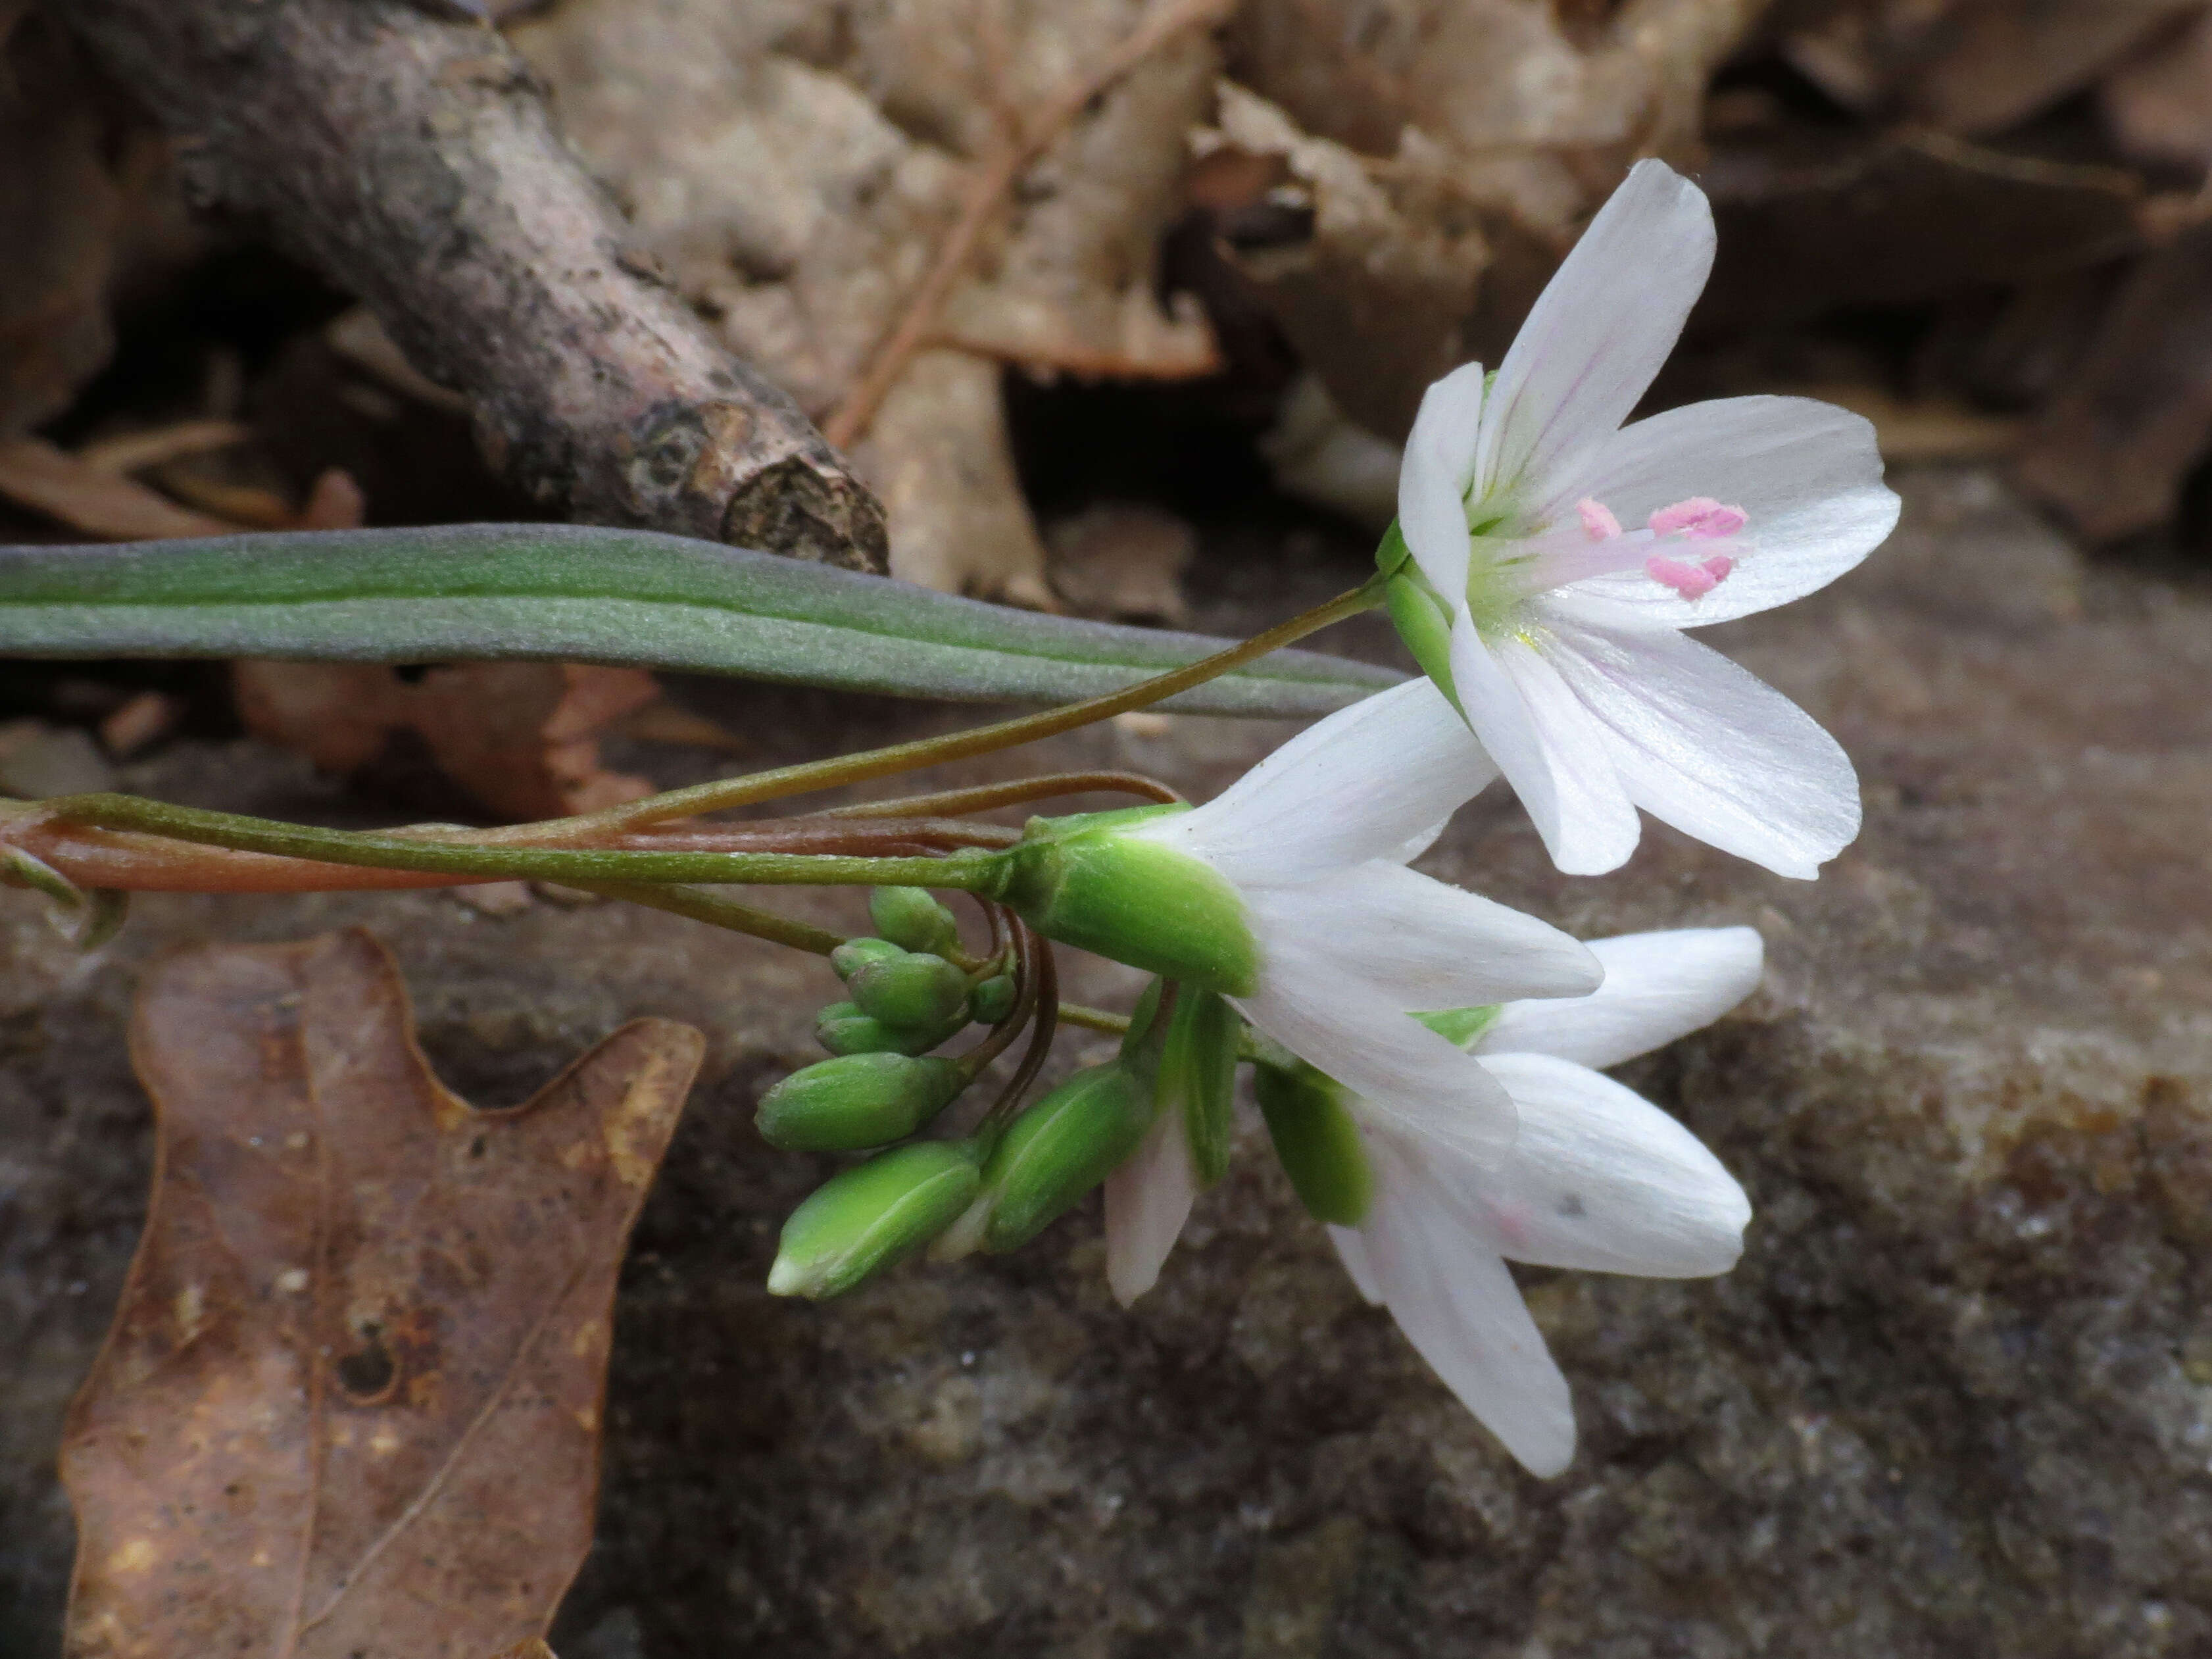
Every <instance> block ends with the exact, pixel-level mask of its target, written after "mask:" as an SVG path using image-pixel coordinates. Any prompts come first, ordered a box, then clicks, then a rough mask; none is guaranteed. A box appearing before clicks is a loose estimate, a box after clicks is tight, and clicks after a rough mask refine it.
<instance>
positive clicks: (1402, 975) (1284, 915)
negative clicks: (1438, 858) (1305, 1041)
mask: <svg viewBox="0 0 2212 1659" xmlns="http://www.w3.org/2000/svg"><path fill="white" fill-rule="evenodd" d="M1246 899H1247V902H1248V903H1249V905H1250V907H1251V911H1252V917H1253V932H1254V935H1255V938H1257V939H1258V940H1259V942H1260V949H1261V954H1262V957H1263V958H1264V959H1267V960H1273V959H1274V958H1275V957H1277V956H1278V955H1279V953H1280V952H1281V951H1283V950H1284V949H1285V948H1289V949H1291V950H1293V951H1297V950H1300V949H1304V950H1310V951H1314V953H1315V954H1316V956H1318V957H1322V958H1323V959H1325V960H1326V961H1327V962H1328V964H1329V966H1330V968H1331V969H1332V970H1333V971H1334V972H1335V973H1336V974H1337V975H1340V976H1341V977H1344V978H1349V979H1354V980H1357V981H1359V982H1360V983H1361V984H1362V985H1364V986H1368V987H1373V988H1374V989H1375V990H1376V991H1378V992H1380V993H1381V994H1383V995H1384V996H1386V997H1389V998H1390V999H1391V1000H1392V1001H1393V1002H1394V1004H1395V1006H1397V1007H1398V1008H1401V1009H1405V1010H1420V1009H1429V1008H1470V1007H1476V1006H1481V1005H1484V1004H1488V1003H1494V1002H1501V1001H1504V1000H1506V999H1508V998H1511V997H1573V996H1581V995H1583V994H1586V993H1588V992H1589V991H1591V990H1594V989H1595V988H1596V987H1597V984H1598V981H1599V980H1600V978H1601V975H1602V970H1601V969H1600V968H1599V966H1598V964H1597V958H1596V957H1593V956H1592V955H1591V954H1590V953H1589V951H1588V950H1587V949H1585V948H1584V946H1583V944H1582V943H1581V941H1580V940H1578V939H1575V938H1573V937H1572V936H1571V935H1569V934H1566V933H1561V932H1560V931H1559V929H1558V928H1556V927H1553V926H1552V925H1551V924H1550V923H1549V922H1544V921H1537V920H1536V918H1535V917H1534V916H1531V915H1524V914H1522V912H1521V911H1518V910H1515V909H1510V908H1507V907H1506V906H1504V905H1503V904H1499V903H1498V902H1495V901H1494V900H1491V899H1486V898H1483V897H1481V896H1480V895H1478V894H1474V893H1469V892H1467V891H1465V890H1462V889H1460V888H1457V887H1454V886H1451V885H1449V884H1447V883H1444V882H1441V881H1437V880H1435V879H1433V878H1431V877H1428V876H1425V875H1421V874H1419V872H1415V871H1412V870H1408V869H1407V868H1405V867H1404V866H1402V865H1397V864H1389V863H1385V862H1383V861H1382V860H1376V861H1374V862H1372V863H1369V864H1363V865H1359V866H1355V867H1354V868H1352V869H1350V870H1344V871H1340V872H1337V873H1336V874H1334V875H1333V876H1330V877H1328V878H1326V879H1324V880H1321V881H1316V882H1309V883H1307V884H1305V885H1304V886H1301V887H1292V888H1261V889H1255V890H1252V891H1250V892H1249V893H1248V894H1247V896H1246ZM1302 941H1305V942H1310V943H1304V944H1302V943H1301V942H1302ZM1323 1069H1324V1070H1326V1069H1327V1068H1326V1067H1323ZM1343 1080H1345V1081H1349V1079H1343Z"/></svg>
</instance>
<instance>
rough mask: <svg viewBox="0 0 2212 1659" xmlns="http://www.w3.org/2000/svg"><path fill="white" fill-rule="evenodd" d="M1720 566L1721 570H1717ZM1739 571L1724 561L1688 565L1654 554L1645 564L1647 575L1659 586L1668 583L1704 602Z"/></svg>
mask: <svg viewBox="0 0 2212 1659" xmlns="http://www.w3.org/2000/svg"><path fill="white" fill-rule="evenodd" d="M1716 565H1717V566H1719V567H1720V568H1718V569H1715V568H1714V567H1715V566H1716ZM1734 568H1735V565H1734V563H1733V562H1731V561H1729V560H1728V559H1723V558H1713V559H1707V560H1706V561H1705V562H1704V563H1703V564H1685V563H1684V562H1682V561H1681V560H1680V559H1670V558H1668V557H1667V556H1666V555H1664V554H1663V553H1658V554H1654V555H1653V556H1651V557H1650V558H1648V559H1646V560H1644V573H1645V574H1647V575H1649V576H1650V578H1651V580H1653V581H1655V582H1664V583H1665V584H1666V585H1667V586H1669V587H1671V588H1673V589H1674V591H1675V592H1677V593H1680V595H1681V596H1682V597H1683V598H1684V599H1703V598H1705V595H1706V594H1708V593H1710V592H1712V591H1713V589H1715V588H1716V587H1718V586H1720V585H1721V582H1722V580H1723V579H1724V578H1725V577H1726V576H1727V575H1728V573H1729V571H1730V570H1732V569H1734Z"/></svg>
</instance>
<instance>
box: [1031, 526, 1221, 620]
mask: <svg viewBox="0 0 2212 1659" xmlns="http://www.w3.org/2000/svg"><path fill="white" fill-rule="evenodd" d="M1047 539H1048V543H1049V544H1050V546H1051V549H1052V563H1051V565H1050V567H1049V568H1050V570H1051V573H1052V586H1053V591H1054V592H1056V593H1058V594H1059V595H1060V598H1061V599H1065V600H1066V601H1067V605H1068V608H1069V609H1070V610H1072V611H1075V612H1076V614H1077V615H1079V616H1085V617H1115V618H1118V619H1120V620H1121V621H1123V622H1142V623H1164V624H1166V625H1169V626H1171V627H1173V626H1180V625H1181V624H1182V623H1186V622H1188V621H1189V619H1190V607H1189V605H1188V603H1187V602H1186V601H1185V599H1184V598H1183V592H1182V573H1183V570H1184V568H1185V567H1187V566H1188V564H1189V563H1190V562H1191V558H1192V556H1194V554H1195V553H1196V552H1197V550H1198V537H1197V534H1196V533H1195V532H1194V531H1193V530H1192V529H1191V527H1190V526H1188V524H1186V523H1184V522H1183V520H1181V519H1178V518H1176V516H1175V515H1174V514H1173V513H1163V512H1161V511H1160V510H1159V509H1158V507H1145V506H1141V505H1139V504H1136V503H1133V502H1126V501H1101V502H1097V503H1096V504H1094V505H1093V506H1091V507H1086V508H1085V510H1084V511H1083V512H1081V513H1077V514H1076V515H1075V516H1074V517H1073V518H1071V519H1062V520H1060V522H1059V523H1058V524H1055V525H1054V526H1052V530H1051V532H1050V534H1049V536H1048V538H1047Z"/></svg>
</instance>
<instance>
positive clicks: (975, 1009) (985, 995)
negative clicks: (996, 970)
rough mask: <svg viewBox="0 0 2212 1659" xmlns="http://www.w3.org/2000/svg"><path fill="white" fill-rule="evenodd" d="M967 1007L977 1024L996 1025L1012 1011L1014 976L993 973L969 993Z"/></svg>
mask: <svg viewBox="0 0 2212 1659" xmlns="http://www.w3.org/2000/svg"><path fill="white" fill-rule="evenodd" d="M968 1007H969V1012H970V1013H972V1014H973V1015H974V1016H975V1023H976V1024H978V1025H996V1024H999V1023H1000V1022H1001V1021H1002V1020H1004V1019H1005V1018H1006V1017H1007V1016H1008V1015H1009V1014H1011V1013H1012V1012H1014V976H1013V975H1012V974H994V975H991V977H990V978H988V979H987V980H985V981H983V982H982V983H981V985H978V986H977V987H975V990H974V991H973V992H971V993H969V998H968Z"/></svg>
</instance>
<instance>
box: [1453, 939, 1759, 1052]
mask: <svg viewBox="0 0 2212 1659" xmlns="http://www.w3.org/2000/svg"><path fill="white" fill-rule="evenodd" d="M1589 951H1590V953H1591V954H1592V955H1593V956H1595V957H1596V958H1597V959H1598V961H1599V962H1601V963H1603V964H1604V967H1605V982H1604V983H1603V984H1602V985H1601V986H1599V987H1597V989H1596V990H1595V991H1593V992H1592V993H1591V994H1589V995H1588V996H1584V997H1559V998H1551V999H1547V1000H1541V1001H1528V1002H1509V1003H1507V1004H1505V1005H1504V1006H1503V1007H1502V1008H1500V1009H1499V1010H1498V1017H1497V1018H1496V1019H1494V1020H1492V1022H1491V1024H1489V1025H1488V1026H1487V1027H1486V1029H1485V1030H1484V1031H1483V1033H1482V1036H1481V1038H1480V1041H1478V1042H1476V1043H1475V1045H1474V1052H1475V1053H1477V1054H1552V1055H1555V1056H1557V1057H1558V1058H1559V1059H1561V1060H1575V1061H1577V1062H1579V1063H1580V1064H1582V1065H1584V1066H1618V1065H1620V1062H1621V1061H1623V1060H1632V1059H1634V1058H1635V1057H1636V1056H1637V1055H1638V1054H1649V1053H1650V1051H1651V1050H1652V1049H1654V1048H1660V1047H1662V1046H1663V1045H1664V1044H1666V1043H1669V1042H1674V1039H1675V1038H1677V1037H1679V1036H1686V1035H1687V1034H1688V1033H1690V1032H1692V1031H1695V1030H1702V1029H1703V1028H1705V1026H1708V1025H1710V1024H1712V1023H1713V1022H1714V1021H1715V1020H1717V1019H1718V1018H1720V1017H1721V1016H1722V1015H1723V1014H1724V1013H1726V1012H1728V1011H1729V1009H1731V1008H1733V1007H1735V1006H1736V1004H1738V1003H1739V1002H1741V1001H1742V1000H1744V999H1745V998H1746V997H1747V996H1749V995H1750V994H1752V992H1753V989H1754V988H1755V987H1757V986H1758V984H1759V969H1760V968H1761V965H1762V964H1763V963H1764V960H1765V946H1764V945H1763V944H1762V942H1761V941H1760V939H1759V933H1758V931H1757V930H1756V929H1754V928H1750V927H1683V928H1677V929H1674V930H1672V931H1670V932H1666V933H1625V934H1622V935H1621V936H1620V937H1619V938H1617V939H1592V940H1591V941H1590V942H1589Z"/></svg>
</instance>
